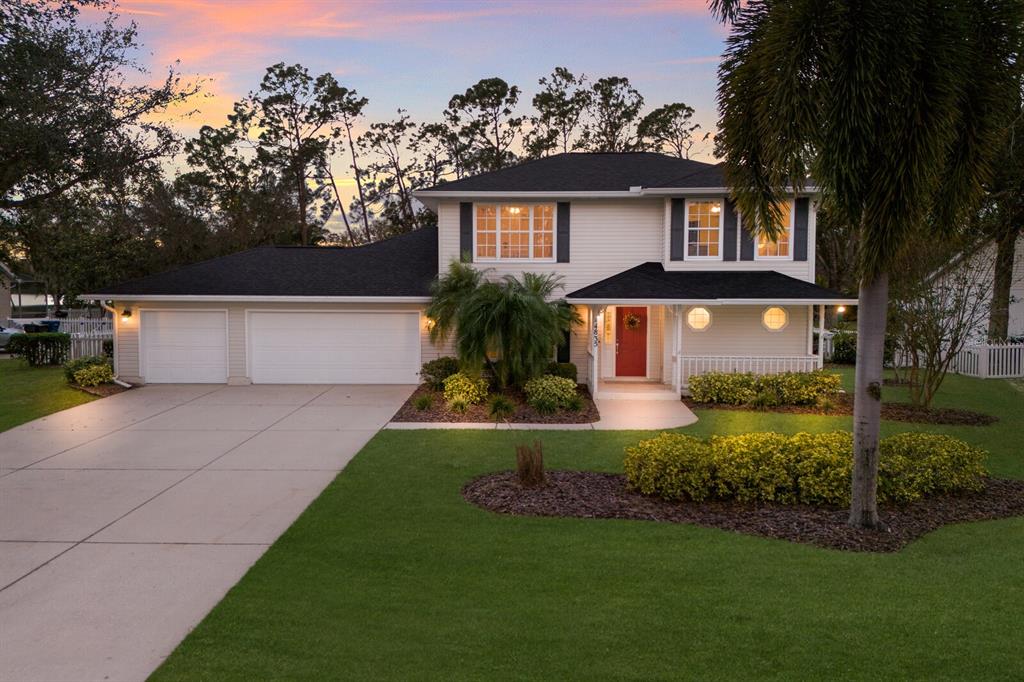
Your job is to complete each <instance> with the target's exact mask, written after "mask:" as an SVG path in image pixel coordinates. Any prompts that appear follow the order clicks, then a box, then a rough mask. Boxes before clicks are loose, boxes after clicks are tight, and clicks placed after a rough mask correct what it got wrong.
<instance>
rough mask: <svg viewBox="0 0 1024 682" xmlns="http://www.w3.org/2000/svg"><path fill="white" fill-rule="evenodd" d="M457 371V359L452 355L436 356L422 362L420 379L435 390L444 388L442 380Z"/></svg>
mask: <svg viewBox="0 0 1024 682" xmlns="http://www.w3.org/2000/svg"><path fill="white" fill-rule="evenodd" d="M458 371H459V361H458V360H456V359H455V358H452V357H443V358H437V359H436V360H430V361H429V362H424V363H423V367H422V368H420V379H421V380H422V381H423V383H425V384H426V385H427V386H429V387H430V388H432V389H434V390H435V391H440V390H441V389H442V388H444V380H445V379H447V378H448V377H450V376H451V375H453V374H455V373H456V372H458Z"/></svg>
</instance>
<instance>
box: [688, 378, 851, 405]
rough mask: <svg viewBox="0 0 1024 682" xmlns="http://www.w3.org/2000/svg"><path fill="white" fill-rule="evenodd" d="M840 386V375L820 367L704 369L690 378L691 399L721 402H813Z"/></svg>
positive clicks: (704, 401) (792, 403)
mask: <svg viewBox="0 0 1024 682" xmlns="http://www.w3.org/2000/svg"><path fill="white" fill-rule="evenodd" d="M841 386H842V378H841V377H840V375H838V374H833V373H829V372H824V371H822V370H815V371H813V372H782V373H781V374H751V373H749V372H747V373H742V374H730V373H727V372H708V373H707V374H700V375H698V376H694V377H690V395H691V396H692V397H693V399H694V400H696V401H697V402H699V403H720V404H723V405H751V404H755V403H756V404H759V405H761V406H763V407H771V406H773V405H813V404H815V403H816V402H817V401H818V400H819V399H821V398H822V397H826V396H831V395H835V394H836V393H838V392H839V389H840V387H841Z"/></svg>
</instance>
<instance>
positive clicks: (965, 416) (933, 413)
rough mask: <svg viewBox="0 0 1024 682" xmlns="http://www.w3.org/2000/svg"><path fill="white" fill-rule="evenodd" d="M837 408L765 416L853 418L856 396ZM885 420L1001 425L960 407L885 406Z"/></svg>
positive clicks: (788, 409) (713, 406) (843, 397)
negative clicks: (791, 415) (806, 415)
mask: <svg viewBox="0 0 1024 682" xmlns="http://www.w3.org/2000/svg"><path fill="white" fill-rule="evenodd" d="M833 402H834V403H835V407H834V408H833V409H831V410H822V409H821V408H819V407H817V406H816V405H779V406H777V407H771V408H765V409H763V410H759V411H761V412H782V413H786V414H821V415H828V416H844V415H851V414H853V396H852V395H850V394H849V393H840V394H839V395H837V396H836V397H835V399H834V401H833ZM683 403H685V404H686V406H687V407H689V408H691V409H700V410H744V411H750V410H753V409H756V408H752V407H749V406H746V405H722V404H720V403H698V402H697V401H695V400H693V399H692V398H690V397H688V396H683ZM882 419H888V420H889V421H894V422H911V423H915V424H945V425H949V426H988V425H990V424H995V423H996V422H997V421H999V417H993V416H992V415H990V414H982V413H981V412H974V411H972V410H961V409H960V408H957V407H918V406H917V405H911V404H910V403H882Z"/></svg>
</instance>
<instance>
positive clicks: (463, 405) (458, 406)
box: [448, 397, 469, 414]
mask: <svg viewBox="0 0 1024 682" xmlns="http://www.w3.org/2000/svg"><path fill="white" fill-rule="evenodd" d="M448 409H449V410H451V411H452V412H458V413H459V414H462V413H463V412H465V411H466V410H468V409H469V402H467V401H466V399H465V398H460V397H455V398H452V399H451V400H449V401H448Z"/></svg>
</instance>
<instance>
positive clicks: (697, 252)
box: [686, 199, 722, 259]
mask: <svg viewBox="0 0 1024 682" xmlns="http://www.w3.org/2000/svg"><path fill="white" fill-rule="evenodd" d="M721 242H722V202H721V201H718V200H710V199H709V200H706V201H687V202H686V257H687V258H708V259H720V258H721V257H722V256H721V253H722V252H721Z"/></svg>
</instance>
